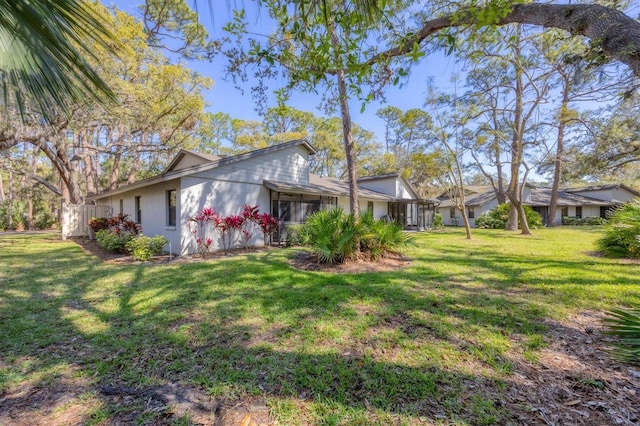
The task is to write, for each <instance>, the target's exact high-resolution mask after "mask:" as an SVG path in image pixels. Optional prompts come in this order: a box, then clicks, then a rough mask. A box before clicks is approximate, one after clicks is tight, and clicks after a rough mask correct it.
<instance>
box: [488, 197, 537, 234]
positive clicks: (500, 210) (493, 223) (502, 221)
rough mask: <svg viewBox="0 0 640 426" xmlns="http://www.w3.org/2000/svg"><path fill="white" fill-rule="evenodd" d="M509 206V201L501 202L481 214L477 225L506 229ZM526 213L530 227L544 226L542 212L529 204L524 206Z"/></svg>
mask: <svg viewBox="0 0 640 426" xmlns="http://www.w3.org/2000/svg"><path fill="white" fill-rule="evenodd" d="M509 208H510V205H509V204H508V203H504V204H500V205H499V206H497V207H496V208H494V209H492V210H490V211H488V212H486V213H483V214H481V215H480V216H479V217H478V218H477V219H476V226H477V227H478V228H487V229H504V228H505V227H506V225H507V220H508V219H509ZM523 208H524V213H525V215H526V216H527V223H528V224H529V227H530V228H539V227H541V226H542V216H540V213H538V212H536V211H534V210H533V209H532V208H531V207H529V206H523Z"/></svg>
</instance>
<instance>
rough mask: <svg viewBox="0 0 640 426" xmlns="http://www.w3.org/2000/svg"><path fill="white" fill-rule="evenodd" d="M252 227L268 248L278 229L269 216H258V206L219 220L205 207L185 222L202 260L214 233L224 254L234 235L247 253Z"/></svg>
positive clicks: (209, 248)
mask: <svg viewBox="0 0 640 426" xmlns="http://www.w3.org/2000/svg"><path fill="white" fill-rule="evenodd" d="M256 226H259V227H260V229H261V230H262V233H263V234H264V240H265V245H267V244H271V237H272V234H273V233H274V231H275V230H276V229H277V228H278V221H277V219H276V218H274V217H273V216H271V215H270V214H269V213H263V214H260V212H259V210H258V206H251V205H249V204H245V205H244V206H242V209H241V212H240V214H239V215H230V216H220V214H218V212H217V211H216V210H215V209H213V208H210V207H207V208H204V209H202V210H200V211H199V212H198V213H197V214H196V215H195V216H193V217H190V218H189V231H190V232H191V234H192V235H193V236H194V238H195V240H196V245H197V253H198V254H200V255H202V256H203V257H204V256H206V255H207V254H208V253H210V251H211V246H212V245H213V240H212V239H211V237H210V235H211V233H212V232H217V233H218V235H219V236H220V241H221V242H222V248H223V250H224V251H225V253H226V252H228V250H229V249H231V248H233V247H234V243H235V241H236V238H237V235H238V233H240V236H241V238H242V241H243V243H244V247H245V249H247V250H249V243H250V241H251V239H252V238H253V237H254V235H255V230H256Z"/></svg>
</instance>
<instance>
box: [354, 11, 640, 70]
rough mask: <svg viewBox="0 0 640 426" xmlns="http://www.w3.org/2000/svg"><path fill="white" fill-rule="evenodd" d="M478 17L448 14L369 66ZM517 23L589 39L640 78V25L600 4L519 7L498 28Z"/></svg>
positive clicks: (410, 49)
mask: <svg viewBox="0 0 640 426" xmlns="http://www.w3.org/2000/svg"><path fill="white" fill-rule="evenodd" d="M476 16H477V14H472V13H471V12H467V13H466V14H465V13H463V14H462V15H460V16H459V17H458V18H456V19H455V20H454V18H453V15H448V16H443V17H441V18H437V19H433V20H430V21H427V22H425V23H424V24H423V26H422V28H420V30H418V31H417V32H416V33H415V34H414V35H413V36H412V37H408V38H406V39H405V42H404V44H402V45H401V46H397V47H394V48H391V49H389V50H387V51H385V52H382V53H379V54H377V55H375V56H373V57H372V58H370V59H369V60H368V61H367V62H366V64H367V65H373V64H375V63H378V62H384V61H385V60H388V59H391V58H393V57H397V56H402V55H405V54H408V53H410V52H411V51H412V50H413V46H414V44H415V43H422V42H423V41H424V40H425V39H427V38H428V37H429V36H431V35H433V34H435V33H437V32H438V31H441V30H443V29H446V28H451V27H459V26H470V25H474V24H478V21H477V18H476ZM516 23H520V24H527V25H538V26H542V27H544V28H558V29H561V30H565V31H568V32H569V33H571V34H572V35H574V36H577V35H581V36H585V37H588V38H589V39H590V40H591V41H592V43H596V44H597V45H598V46H599V47H600V48H601V49H602V51H603V52H604V53H605V54H606V55H607V56H608V57H609V58H613V59H617V60H619V61H620V62H622V63H624V64H626V65H628V66H629V67H630V68H631V70H632V71H633V73H634V75H636V76H638V77H640V22H637V21H635V20H634V19H632V18H630V17H628V16H627V15H625V14H624V13H622V12H620V11H618V10H615V9H612V8H609V7H605V6H600V5H597V4H537V3H534V4H516V5H514V6H513V9H512V10H511V12H509V13H508V14H507V15H506V16H505V17H504V18H502V19H501V20H500V21H499V22H498V24H497V25H506V24H516Z"/></svg>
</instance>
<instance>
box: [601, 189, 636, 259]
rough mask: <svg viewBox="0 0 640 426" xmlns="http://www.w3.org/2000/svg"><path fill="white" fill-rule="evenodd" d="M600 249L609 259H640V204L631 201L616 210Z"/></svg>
mask: <svg viewBox="0 0 640 426" xmlns="http://www.w3.org/2000/svg"><path fill="white" fill-rule="evenodd" d="M598 247H599V248H600V250H601V251H602V252H604V254H605V255H607V256H609V257H634V258H635V257H640V202H638V201H630V202H628V203H625V204H623V205H622V206H620V207H619V208H617V209H616V210H615V212H614V213H613V214H612V215H611V216H610V217H609V221H608V223H607V225H606V228H605V235H604V237H602V238H601V239H600V240H599V241H598Z"/></svg>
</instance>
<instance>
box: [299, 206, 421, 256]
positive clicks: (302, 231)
mask: <svg viewBox="0 0 640 426" xmlns="http://www.w3.org/2000/svg"><path fill="white" fill-rule="evenodd" d="M287 243H288V244H292V245H293V244H303V245H307V246H309V247H311V251H312V252H313V253H314V254H315V255H316V256H317V258H318V261H319V262H321V263H329V264H335V263H342V262H344V261H345V260H348V259H351V258H353V257H355V256H356V254H357V253H358V251H360V252H361V253H362V254H364V255H366V256H368V257H369V258H370V259H371V260H376V259H379V258H381V257H384V256H385V255H386V254H389V253H399V252H401V251H403V250H404V249H406V248H407V247H408V246H410V245H412V244H413V237H412V236H411V235H410V234H408V233H407V232H404V231H403V230H402V225H400V224H398V223H396V222H387V221H384V220H382V219H374V217H373V214H372V213H371V212H369V211H367V212H365V213H362V214H361V216H360V220H359V221H358V222H356V221H355V219H354V216H353V215H352V214H346V213H345V212H344V211H343V210H342V209H341V208H334V209H331V210H323V211H319V212H315V213H313V214H311V215H310V216H309V217H308V218H307V222H306V223H305V224H304V226H302V227H295V226H294V227H287Z"/></svg>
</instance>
